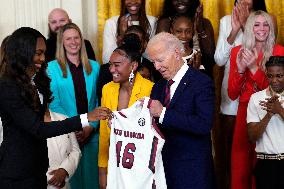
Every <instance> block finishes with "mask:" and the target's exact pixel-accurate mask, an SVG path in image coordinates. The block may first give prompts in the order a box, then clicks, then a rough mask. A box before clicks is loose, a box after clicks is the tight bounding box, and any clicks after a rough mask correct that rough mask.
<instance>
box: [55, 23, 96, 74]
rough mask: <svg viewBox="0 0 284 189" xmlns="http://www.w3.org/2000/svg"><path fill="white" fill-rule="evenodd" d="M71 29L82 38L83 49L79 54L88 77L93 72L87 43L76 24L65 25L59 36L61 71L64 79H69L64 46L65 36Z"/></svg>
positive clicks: (58, 59)
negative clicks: (86, 46)
mask: <svg viewBox="0 0 284 189" xmlns="http://www.w3.org/2000/svg"><path fill="white" fill-rule="evenodd" d="M69 29H75V30H76V31H78V33H79V35H80V38H81V49H80V52H79V56H80V61H81V62H82V65H83V68H84V69H85V70H86V73H87V75H90V73H91V72H92V67H91V65H90V62H89V60H88V56H87V52H86V48H85V43H84V39H83V36H82V33H81V31H80V28H79V27H78V26H77V25H76V24H74V23H68V24H66V25H64V26H63V27H62V28H60V30H59V32H58V34H57V44H56V60H57V61H58V63H59V65H60V68H61V71H62V73H63V77H64V78H66V77H67V66H66V65H67V57H66V54H65V48H64V45H63V34H64V32H65V31H66V30H69Z"/></svg>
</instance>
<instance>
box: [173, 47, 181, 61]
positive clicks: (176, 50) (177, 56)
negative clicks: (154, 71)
mask: <svg viewBox="0 0 284 189" xmlns="http://www.w3.org/2000/svg"><path fill="white" fill-rule="evenodd" d="M174 53H175V57H176V59H177V60H179V59H180V56H181V55H180V54H181V53H180V50H179V48H178V47H176V48H175V51H174Z"/></svg>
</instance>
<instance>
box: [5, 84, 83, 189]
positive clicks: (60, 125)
mask: <svg viewBox="0 0 284 189" xmlns="http://www.w3.org/2000/svg"><path fill="white" fill-rule="evenodd" d="M0 91H1V93H0V117H1V119H2V125H3V142H2V144H1V146H0V188H3V189H4V188H13V189H14V188H21V189H26V188H27V189H41V188H45V189H46V183H47V180H46V171H47V168H48V155H47V144H46V138H49V137H53V136H57V135H62V134H65V133H69V132H72V131H75V130H80V129H81V127H82V125H81V121H80V117H79V116H77V117H73V118H70V119H67V120H65V121H62V122H50V123H44V122H43V121H42V120H43V118H42V117H41V116H39V114H37V113H35V112H34V111H33V110H32V109H31V108H30V106H29V105H28V104H27V103H26V102H25V100H24V99H23V97H22V96H21V95H22V91H21V90H20V88H19V86H18V85H17V84H16V83H15V81H11V80H3V79H0Z"/></svg>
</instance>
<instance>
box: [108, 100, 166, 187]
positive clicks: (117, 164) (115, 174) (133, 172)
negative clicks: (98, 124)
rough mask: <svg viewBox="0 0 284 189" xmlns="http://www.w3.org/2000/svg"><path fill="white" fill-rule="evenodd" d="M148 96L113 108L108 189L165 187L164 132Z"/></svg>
mask: <svg viewBox="0 0 284 189" xmlns="http://www.w3.org/2000/svg"><path fill="white" fill-rule="evenodd" d="M148 102H149V98H148V97H147V98H145V100H144V104H143V106H142V105H141V102H139V101H137V102H135V103H134V104H133V105H132V106H131V107H129V108H127V109H123V110H121V111H115V112H113V114H114V117H113V119H112V121H111V134H110V147H109V161H108V177H107V189H166V188H167V185H166V179H165V173H164V166H163V160H162V154H161V151H162V148H163V145H164V142H165V140H164V138H163V135H162V134H161V133H160V131H159V129H158V128H157V126H156V125H155V123H154V121H153V122H152V117H151V116H150V112H149V109H148V107H147V106H148Z"/></svg>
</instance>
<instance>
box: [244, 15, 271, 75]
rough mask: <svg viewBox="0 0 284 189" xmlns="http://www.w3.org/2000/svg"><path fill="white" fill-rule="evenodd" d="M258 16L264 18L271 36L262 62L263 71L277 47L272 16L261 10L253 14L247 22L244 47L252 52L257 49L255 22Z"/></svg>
mask: <svg viewBox="0 0 284 189" xmlns="http://www.w3.org/2000/svg"><path fill="white" fill-rule="evenodd" d="M258 16H263V17H264V18H265V20H266V21H267V23H268V25H269V34H268V37H267V39H266V41H265V45H264V48H263V49H262V50H263V58H262V60H261V62H260V67H261V69H262V70H265V63H266V62H267V61H268V60H269V58H270V56H272V52H273V47H274V45H275V32H274V24H273V21H272V19H271V16H270V15H269V14H268V13H266V12H264V11H261V10H258V11H255V12H252V13H251V14H250V15H249V17H248V19H247V22H246V25H245V31H244V36H243V42H242V46H243V47H244V48H246V49H249V50H252V49H253V48H254V47H255V35H254V33H253V27H254V24H255V20H256V18H257V17H258Z"/></svg>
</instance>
